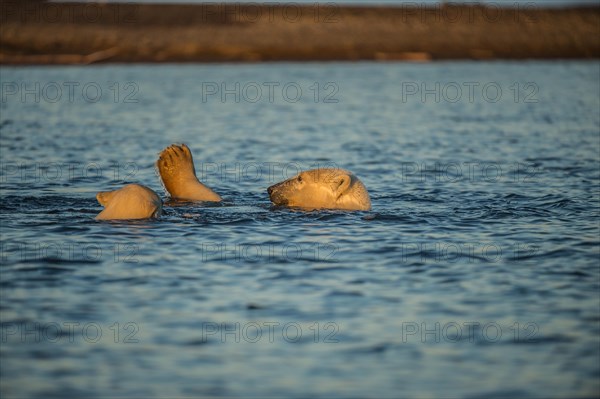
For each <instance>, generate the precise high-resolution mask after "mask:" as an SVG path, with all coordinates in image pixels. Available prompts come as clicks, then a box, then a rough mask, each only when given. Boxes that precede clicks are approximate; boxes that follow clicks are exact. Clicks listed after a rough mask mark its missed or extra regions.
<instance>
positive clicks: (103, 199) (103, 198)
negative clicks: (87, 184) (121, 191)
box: [96, 190, 117, 207]
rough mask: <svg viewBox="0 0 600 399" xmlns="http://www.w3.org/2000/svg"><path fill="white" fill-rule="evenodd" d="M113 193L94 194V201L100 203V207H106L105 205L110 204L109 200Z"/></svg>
mask: <svg viewBox="0 0 600 399" xmlns="http://www.w3.org/2000/svg"><path fill="white" fill-rule="evenodd" d="M116 191H117V190H115V191H100V192H99V193H98V194H96V199H97V200H98V202H99V203H100V205H102V206H104V207H106V205H108V203H109V202H110V199H111V198H112V197H113V196H114V195H115V192H116Z"/></svg>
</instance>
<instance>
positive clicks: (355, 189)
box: [267, 168, 371, 211]
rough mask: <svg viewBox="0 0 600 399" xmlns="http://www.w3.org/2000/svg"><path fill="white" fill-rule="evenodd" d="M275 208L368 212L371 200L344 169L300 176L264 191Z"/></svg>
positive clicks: (319, 171)
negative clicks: (278, 206) (277, 206)
mask: <svg viewBox="0 0 600 399" xmlns="http://www.w3.org/2000/svg"><path fill="white" fill-rule="evenodd" d="M267 192H268V193H269V197H270V199H271V202H273V204H275V205H281V206H289V207H296V208H302V209H307V210H312V209H343V210H349V211H368V210H370V209H371V199H370V198H369V193H368V192H367V189H366V187H365V186H364V184H363V183H362V182H361V181H360V180H358V178H357V177H356V176H354V175H353V174H352V173H351V172H348V171H347V170H344V169H336V168H322V169H312V170H307V171H304V172H301V173H299V174H297V175H296V176H294V177H292V178H291V179H287V180H285V181H282V182H280V183H277V184H275V185H273V186H271V187H269V188H268V189H267Z"/></svg>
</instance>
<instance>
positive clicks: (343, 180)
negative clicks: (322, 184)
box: [335, 174, 352, 198]
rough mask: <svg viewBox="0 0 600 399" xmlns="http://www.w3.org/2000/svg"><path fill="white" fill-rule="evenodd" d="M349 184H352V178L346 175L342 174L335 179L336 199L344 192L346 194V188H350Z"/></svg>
mask: <svg viewBox="0 0 600 399" xmlns="http://www.w3.org/2000/svg"><path fill="white" fill-rule="evenodd" d="M350 183H352V178H351V177H350V176H349V175H347V174H343V175H340V176H338V177H336V179H335V184H336V185H337V187H336V189H335V192H336V194H337V196H338V198H339V197H340V196H341V195H342V194H344V192H346V190H348V188H350Z"/></svg>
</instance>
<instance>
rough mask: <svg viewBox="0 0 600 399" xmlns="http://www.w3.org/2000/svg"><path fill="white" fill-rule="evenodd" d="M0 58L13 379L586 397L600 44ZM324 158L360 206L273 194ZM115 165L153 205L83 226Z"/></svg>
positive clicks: (7, 341) (4, 379) (276, 391)
mask: <svg viewBox="0 0 600 399" xmlns="http://www.w3.org/2000/svg"><path fill="white" fill-rule="evenodd" d="M0 75H1V76H0V80H1V88H2V92H1V93H0V94H1V95H2V102H1V105H0V111H1V115H0V158H1V160H0V191H1V201H0V223H1V224H0V227H1V248H0V249H1V251H0V261H1V263H0V265H1V266H0V295H1V301H0V321H1V334H2V335H1V343H0V356H1V362H0V375H1V380H0V389H1V391H0V392H1V393H2V397H3V398H10V397H19V398H23V397H60V398H65V397H73V398H88V397H89V398H96V397H127V398H133V397H136V398H137V397H146V398H148V397H161V398H164V397H245V398H250V397H261V398H266V397H282V396H289V397H322V398H325V397H350V398H353V397H356V398H359V397H361V398H362V397H378V398H379V397H387V398H396V397H407V398H416V397H462V398H471V397H544V398H547V397H561V398H562V397H570V398H575V397H597V396H598V395H599V394H600V384H599V380H598V374H599V372H600V349H599V348H600V338H599V337H600V334H599V332H600V331H599V330H600V305H599V304H600V297H599V295H600V294H599V285H600V269H599V259H600V240H599V234H600V111H599V110H600V98H599V93H600V82H599V79H600V78H599V77H600V67H599V64H598V62H596V61H594V62H579V61H578V62H567V61H555V62H440V63H430V64H410V63H325V64H319V63H307V64H294V63H272V64H211V65H102V66H86V67H63V66H60V67H2V70H1V72H0ZM174 142H184V143H187V144H188V145H189V146H190V148H191V149H192V152H193V154H194V157H195V162H196V172H197V175H198V177H199V178H200V179H201V180H202V181H203V182H204V183H205V184H207V185H208V186H210V187H211V188H213V189H214V190H215V191H216V192H218V193H219V194H220V195H221V196H222V197H223V198H224V202H223V203H222V204H218V205H215V204H212V205H211V204H191V203H172V202H169V201H168V198H167V197H166V195H165V193H164V191H163V190H162V187H161V185H160V183H159V180H158V178H157V177H156V174H155V170H154V162H155V161H156V159H157V154H158V152H159V151H160V150H161V149H163V148H164V147H166V146H168V145H169V144H171V143H174ZM332 165H334V166H339V167H343V168H346V169H349V170H351V171H353V172H354V173H355V174H356V175H357V176H358V177H359V178H360V179H361V180H362V181H363V182H364V184H365V185H366V187H367V188H368V189H369V192H370V195H371V201H372V206H373V209H372V210H371V211H368V212H341V211H319V212H301V211H295V210H288V209H281V208H273V207H272V206H271V204H270V202H269V198H268V195H267V192H266V188H267V187H268V186H269V185H271V184H273V183H275V182H277V181H280V180H283V179H285V178H288V177H291V176H293V175H294V174H295V173H296V172H297V171H299V170H304V169H309V168H314V167H319V166H332ZM126 183H140V184H144V185H147V186H148V187H150V188H152V189H154V190H156V191H157V192H159V193H160V195H161V196H162V197H163V199H164V200H165V207H164V208H165V214H164V215H163V216H162V217H161V218H160V219H158V220H148V221H130V222H127V221H122V222H97V221H95V220H94V217H95V216H96V214H98V213H99V212H100V211H101V206H100V205H99V204H98V203H97V201H96V200H95V194H96V193H97V192H98V191H106V190H111V189H116V188H119V187H122V186H123V185H124V184H126Z"/></svg>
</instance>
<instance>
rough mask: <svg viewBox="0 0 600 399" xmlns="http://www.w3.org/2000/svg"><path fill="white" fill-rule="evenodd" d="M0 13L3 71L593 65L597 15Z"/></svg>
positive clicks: (241, 8)
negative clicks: (531, 62) (121, 65)
mask: <svg viewBox="0 0 600 399" xmlns="http://www.w3.org/2000/svg"><path fill="white" fill-rule="evenodd" d="M0 6H1V20H0V23H1V26H0V63H4V64H10V63H13V64H14V63H21V64H23V63H25V64H30V63H33V64H40V63H41V64H46V63H49V64H54V63H66V64H71V63H90V62H107V61H108V62H166V61H167V62H186V61H190V62H192V61H195V62H211V61H275V60H277V61H279V60H281V61H283V60H288V61H311V60H429V59H498V58H500V59H528V58H546V59H549V58H598V57H599V56H600V39H599V38H600V7H588V8H569V9H542V8H537V7H533V6H530V7H521V8H518V9H515V8H498V7H484V6H445V7H444V6H434V7H425V6H423V7H419V6H415V3H413V5H412V6H411V7H408V6H406V7H404V6H398V7H384V6H381V7H373V6H370V7H346V6H335V5H333V6H332V5H329V6H326V5H322V4H320V5H314V4H311V5H303V6H300V5H297V4H293V5H290V6H282V5H280V6H275V5H268V3H263V4H262V5H257V4H246V5H240V4H229V5H224V4H222V3H212V4H204V5H158V4H132V3H123V4H82V3H80V4H77V3H75V4H73V3H58V4H57V3H45V2H42V1H14V0H13V1H10V0H0Z"/></svg>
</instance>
